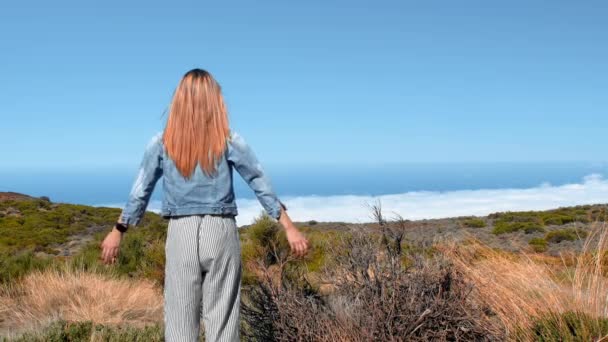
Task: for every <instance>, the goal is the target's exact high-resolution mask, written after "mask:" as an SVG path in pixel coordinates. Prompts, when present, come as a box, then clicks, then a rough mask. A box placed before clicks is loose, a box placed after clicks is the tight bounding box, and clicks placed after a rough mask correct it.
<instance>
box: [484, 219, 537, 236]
mask: <svg viewBox="0 0 608 342" xmlns="http://www.w3.org/2000/svg"><path fill="white" fill-rule="evenodd" d="M520 230H523V231H524V232H525V233H526V234H531V233H534V232H544V231H545V228H544V227H543V226H542V225H540V224H538V223H536V222H504V221H499V222H496V223H495V224H494V229H493V230H492V233H494V234H496V235H500V234H506V233H513V232H517V231H520Z"/></svg>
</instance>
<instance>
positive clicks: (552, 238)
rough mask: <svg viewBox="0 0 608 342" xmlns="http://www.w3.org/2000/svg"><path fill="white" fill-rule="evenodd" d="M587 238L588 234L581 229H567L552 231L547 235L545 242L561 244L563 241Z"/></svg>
mask: <svg viewBox="0 0 608 342" xmlns="http://www.w3.org/2000/svg"><path fill="white" fill-rule="evenodd" d="M586 236H587V232H586V231H584V230H581V229H575V228H566V229H559V230H554V231H550V232H548V233H547V234H545V240H547V241H549V242H552V243H560V242H562V241H576V240H578V239H580V238H584V237H586Z"/></svg>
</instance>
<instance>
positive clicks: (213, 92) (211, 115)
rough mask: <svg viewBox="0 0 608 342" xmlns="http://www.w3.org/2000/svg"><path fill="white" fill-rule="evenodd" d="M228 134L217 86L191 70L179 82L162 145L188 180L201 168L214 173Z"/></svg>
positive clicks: (205, 171) (202, 73)
mask: <svg viewBox="0 0 608 342" xmlns="http://www.w3.org/2000/svg"><path fill="white" fill-rule="evenodd" d="M229 134H230V129H229V126H228V114H227V111H226V106H225V104H224V98H223V96H222V93H221V88H220V85H219V84H218V83H217V82H216V80H215V79H214V78H213V77H212V76H211V74H210V73H209V72H207V71H205V70H201V69H192V70H190V71H188V72H187V73H186V74H185V75H184V76H183V77H182V79H181V81H180V82H179V84H178V86H177V88H176V89H175V93H174V94H173V99H172V101H171V106H170V108H169V118H168V120H167V125H166V127H165V131H164V133H163V144H164V145H165V148H166V150H167V154H168V155H169V157H170V158H171V159H172V160H173V161H174V162H175V165H176V167H177V169H178V170H179V172H180V173H181V174H182V175H183V176H184V177H185V178H190V176H192V174H193V173H194V171H195V168H196V165H197V164H200V166H201V169H202V171H203V172H204V173H205V174H207V175H210V174H213V173H214V172H215V168H216V164H217V161H218V160H219V159H220V158H221V157H222V155H223V154H224V152H225V148H226V144H227V139H228V137H229Z"/></svg>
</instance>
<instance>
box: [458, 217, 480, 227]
mask: <svg viewBox="0 0 608 342" xmlns="http://www.w3.org/2000/svg"><path fill="white" fill-rule="evenodd" d="M461 223H462V225H463V226H465V227H468V228H484V227H485V226H486V221H485V220H483V219H481V218H479V217H471V218H468V219H465V220H462V221H461Z"/></svg>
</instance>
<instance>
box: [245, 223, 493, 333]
mask: <svg viewBox="0 0 608 342" xmlns="http://www.w3.org/2000/svg"><path fill="white" fill-rule="evenodd" d="M380 226H381V228H382V232H381V234H377V233H369V232H368V231H366V230H365V229H362V228H361V227H359V229H353V230H352V231H349V232H348V233H344V234H341V235H340V237H341V239H339V240H337V241H335V242H333V243H331V244H328V245H327V247H326V249H325V251H324V252H325V253H326V254H327V258H328V259H333V262H334V264H333V265H332V267H327V268H324V272H323V274H322V276H321V277H322V279H327V280H331V284H330V285H331V288H332V290H331V292H330V293H329V294H327V295H320V290H319V289H317V288H316V287H315V286H313V285H312V284H311V283H309V282H308V279H309V277H308V276H306V275H305V274H304V273H301V274H300V276H299V277H289V276H286V273H287V272H284V270H285V269H286V268H287V267H288V265H289V264H290V263H295V262H296V261H295V260H292V261H288V262H285V263H278V264H276V265H272V267H267V266H264V265H263V269H262V272H263V273H264V274H266V275H267V276H264V277H262V279H261V280H260V282H258V283H256V284H255V285H253V286H251V287H247V288H246V290H245V292H246V298H248V300H247V301H244V302H243V304H242V307H241V308H242V314H243V315H242V316H243V321H244V329H243V332H244V333H243V337H244V338H245V339H246V340H247V341H372V340H373V341H391V340H398V341H402V340H408V341H429V340H463V341H465V340H475V341H490V340H501V337H504V336H502V332H501V331H500V329H499V328H498V329H497V328H496V327H495V326H494V325H493V323H492V322H491V320H490V319H488V317H487V316H486V314H487V312H486V311H484V308H483V307H481V306H479V305H477V304H476V303H475V302H474V299H473V297H470V294H471V290H472V289H471V287H470V285H469V284H468V283H467V282H466V281H465V280H464V278H463V277H462V275H461V274H460V273H457V272H454V270H453V269H452V267H451V265H450V263H448V262H447V261H446V260H445V259H443V258H442V256H441V255H436V256H434V257H433V258H432V259H426V258H425V257H423V256H420V255H418V254H416V255H410V257H411V260H412V262H410V263H409V265H405V264H404V263H402V257H403V253H404V249H403V248H402V246H403V243H402V241H401V239H402V237H403V235H402V231H403V230H402V228H403V227H402V226H399V225H398V224H397V225H395V226H392V225H390V224H388V223H387V222H381V223H380ZM414 249H415V248H414ZM275 267H276V268H275ZM301 280H304V281H303V282H302V281H301Z"/></svg>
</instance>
